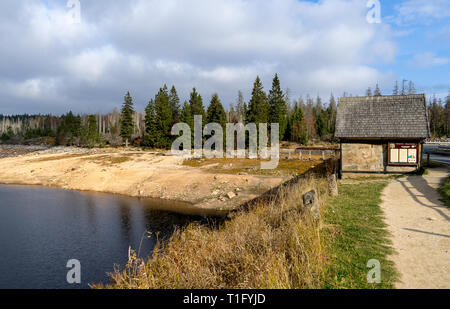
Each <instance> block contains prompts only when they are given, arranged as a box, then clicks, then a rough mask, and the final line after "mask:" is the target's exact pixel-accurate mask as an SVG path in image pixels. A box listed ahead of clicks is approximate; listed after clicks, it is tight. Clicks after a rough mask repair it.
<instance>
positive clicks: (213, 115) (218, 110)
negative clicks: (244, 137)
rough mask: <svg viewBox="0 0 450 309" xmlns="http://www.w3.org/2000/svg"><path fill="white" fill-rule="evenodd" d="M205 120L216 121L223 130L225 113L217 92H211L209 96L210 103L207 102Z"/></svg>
mask: <svg viewBox="0 0 450 309" xmlns="http://www.w3.org/2000/svg"><path fill="white" fill-rule="evenodd" d="M206 121H207V123H218V124H220V125H221V126H222V129H223V130H225V126H226V123H227V114H226V112H225V109H224V108H223V105H222V103H221V102H220V99H219V95H218V94H217V93H215V94H213V96H212V98H211V103H210V104H209V107H208V111H207V115H206ZM224 132H225V131H224Z"/></svg>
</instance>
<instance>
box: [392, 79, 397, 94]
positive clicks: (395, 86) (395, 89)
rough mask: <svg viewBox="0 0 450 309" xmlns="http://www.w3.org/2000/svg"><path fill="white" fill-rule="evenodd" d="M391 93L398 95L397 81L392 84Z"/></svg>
mask: <svg viewBox="0 0 450 309" xmlns="http://www.w3.org/2000/svg"><path fill="white" fill-rule="evenodd" d="M392 94H393V95H398V81H397V80H396V81H395V85H394V91H393V92H392Z"/></svg>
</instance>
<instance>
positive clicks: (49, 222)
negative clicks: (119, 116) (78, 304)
mask: <svg viewBox="0 0 450 309" xmlns="http://www.w3.org/2000/svg"><path fill="white" fill-rule="evenodd" d="M159 202H160V201H158V200H139V199H137V198H130V197H124V196H116V195H110V194H100V193H87V192H76V191H66V190H59V189H51V188H42V187H29V186H1V185H0V248H1V249H0V274H1V276H0V288H88V287H89V284H90V283H98V282H108V277H107V275H106V273H107V272H112V271H113V266H114V265H115V264H118V265H124V264H125V263H126V261H127V253H128V248H129V247H131V248H134V249H136V250H138V249H139V246H140V244H141V240H142V248H141V250H140V251H141V257H146V256H148V255H149V254H150V253H151V251H152V249H153V248H154V246H155V243H156V240H155V237H153V238H142V236H143V235H144V233H145V231H149V232H151V233H152V235H156V234H159V237H160V238H167V237H169V236H170V234H171V233H172V232H173V230H174V229H175V228H176V227H182V226H184V225H186V224H188V223H189V222H191V221H193V220H197V218H192V217H187V216H182V215H177V214H172V213H168V212H161V211H160V210H161V209H167V207H175V208H177V209H178V208H179V209H182V208H183V207H185V206H186V205H184V206H183V205H182V204H176V205H174V204H171V203H170V202H169V203H167V202H164V203H159ZM169 209H170V208H169ZM70 259H78V260H79V261H80V262H81V268H82V271H81V276H82V284H81V285H80V286H72V285H69V284H67V282H66V274H67V271H68V269H66V263H67V261H68V260H70Z"/></svg>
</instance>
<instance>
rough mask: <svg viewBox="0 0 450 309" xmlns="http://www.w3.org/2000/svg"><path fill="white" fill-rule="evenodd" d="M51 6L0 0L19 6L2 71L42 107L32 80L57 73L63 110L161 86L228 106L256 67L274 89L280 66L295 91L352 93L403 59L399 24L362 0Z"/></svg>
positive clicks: (137, 0) (7, 33)
mask: <svg viewBox="0 0 450 309" xmlns="http://www.w3.org/2000/svg"><path fill="white" fill-rule="evenodd" d="M47 2H48V3H50V4H47V5H44V4H43V3H42V2H40V1H37V0H34V1H31V0H22V1H21V2H18V1H13V0H5V1H2V4H0V9H2V8H3V7H6V8H7V9H8V8H12V9H13V11H12V12H10V14H9V15H10V16H7V15H5V17H4V18H3V17H2V19H0V26H1V27H0V43H1V44H2V49H1V50H0V72H1V73H0V78H1V79H3V80H5V81H8V82H9V83H11V84H14V85H15V84H21V83H25V84H26V83H27V81H28V83H29V86H28V89H29V90H28V92H29V93H30V94H33V98H35V100H38V99H39V97H40V96H42V102H43V103H42V104H44V100H45V102H48V101H49V100H48V98H46V97H44V95H43V94H44V93H51V92H48V91H42V83H37V84H36V85H40V86H36V85H35V86H36V87H34V88H33V86H32V85H33V83H32V82H29V81H30V80H31V81H32V80H57V81H59V82H58V83H55V84H54V87H56V88H57V91H55V92H53V93H55V95H56V94H58V95H60V96H61V97H64V102H67V105H68V107H67V109H68V108H69V106H71V107H73V106H74V105H76V107H77V108H79V109H80V110H83V108H87V107H91V108H92V107H93V106H98V107H99V108H100V106H101V107H102V109H103V110H105V108H110V107H112V106H114V105H115V106H118V105H119V104H120V102H121V99H122V97H123V93H124V92H125V91H126V90H130V91H131V92H132V94H133V95H134V96H135V102H137V104H138V106H139V107H140V108H143V105H144V104H146V102H147V101H148V99H149V98H150V97H152V96H153V95H154V93H155V92H156V91H157V89H158V88H159V87H160V86H161V85H162V84H164V83H167V84H169V85H170V84H175V85H176V86H177V89H178V90H179V92H180V96H181V97H182V99H184V98H187V96H188V93H189V90H190V89H191V88H192V87H194V86H196V87H197V88H198V89H199V91H202V92H203V93H202V94H204V97H209V96H210V95H211V94H212V93H214V92H218V93H219V95H220V96H221V98H222V101H223V102H224V103H228V102H230V101H231V100H234V99H235V96H236V93H237V90H239V89H241V90H244V92H245V93H246V94H247V96H248V95H249V94H250V91H251V86H252V84H253V81H254V79H255V77H256V75H260V76H261V77H262V79H263V81H264V83H265V86H266V90H267V88H269V87H270V82H271V78H272V77H273V75H274V74H275V73H277V72H278V73H279V75H280V78H281V81H282V84H283V87H284V88H287V87H289V88H290V89H291V91H292V96H297V95H300V94H305V93H307V92H309V93H314V94H317V93H320V94H323V95H328V94H329V92H330V91H331V90H333V91H335V93H337V94H339V93H342V92H343V91H353V92H354V93H355V94H356V93H358V92H359V93H362V92H363V91H364V89H365V88H366V87H367V86H368V85H373V84H375V83H376V82H377V81H383V80H385V79H386V78H387V77H388V76H390V74H383V73H381V72H379V71H377V70H376V69H374V68H373V66H374V64H379V63H384V62H391V61H393V60H394V59H395V55H396V46H395V43H394V42H393V41H392V38H391V29H390V28H389V26H388V25H385V24H381V25H378V24H377V25H375V24H369V23H367V21H366V13H367V8H366V6H365V1H361V0H323V1H319V2H318V3H314V2H309V1H298V0H284V1H259V0H216V1H210V0H190V1H185V0H166V1H159V0H145V1H144V0H130V1H120V2H113V3H112V2H111V1H105V0H96V1H90V2H87V1H86V2H83V1H82V7H81V9H82V10H81V15H82V23H81V24H80V25H74V24H71V23H68V22H67V16H66V8H65V6H61V2H58V1H55V0H49V1H47ZM1 14H6V13H1V12H0V15H1ZM2 89H3V90H2ZM38 89H41V90H38ZM2 91H6V90H5V89H4V88H0V96H1V95H2V93H1V92H2ZM9 94H10V95H11V96H13V93H12V92H11V91H10V92H9ZM21 99H22V100H23V106H25V105H26V102H27V101H26V99H25V98H23V97H21ZM54 99H55V100H51V101H57V100H58V99H59V98H54ZM247 99H248V98H247ZM60 110H63V107H62V106H61V108H60ZM18 112H26V110H21V111H18ZM0 113H1V109H0Z"/></svg>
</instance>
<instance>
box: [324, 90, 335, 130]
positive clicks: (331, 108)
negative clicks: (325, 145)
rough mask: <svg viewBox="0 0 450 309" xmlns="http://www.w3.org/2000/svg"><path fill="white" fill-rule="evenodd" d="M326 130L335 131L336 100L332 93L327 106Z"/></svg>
mask: <svg viewBox="0 0 450 309" xmlns="http://www.w3.org/2000/svg"><path fill="white" fill-rule="evenodd" d="M326 113H327V117H326V118H327V130H328V132H329V133H331V134H333V135H334V133H335V131H336V115H337V107H336V100H335V98H334V95H333V94H331V97H330V103H329V105H328V108H327V111H326Z"/></svg>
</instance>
